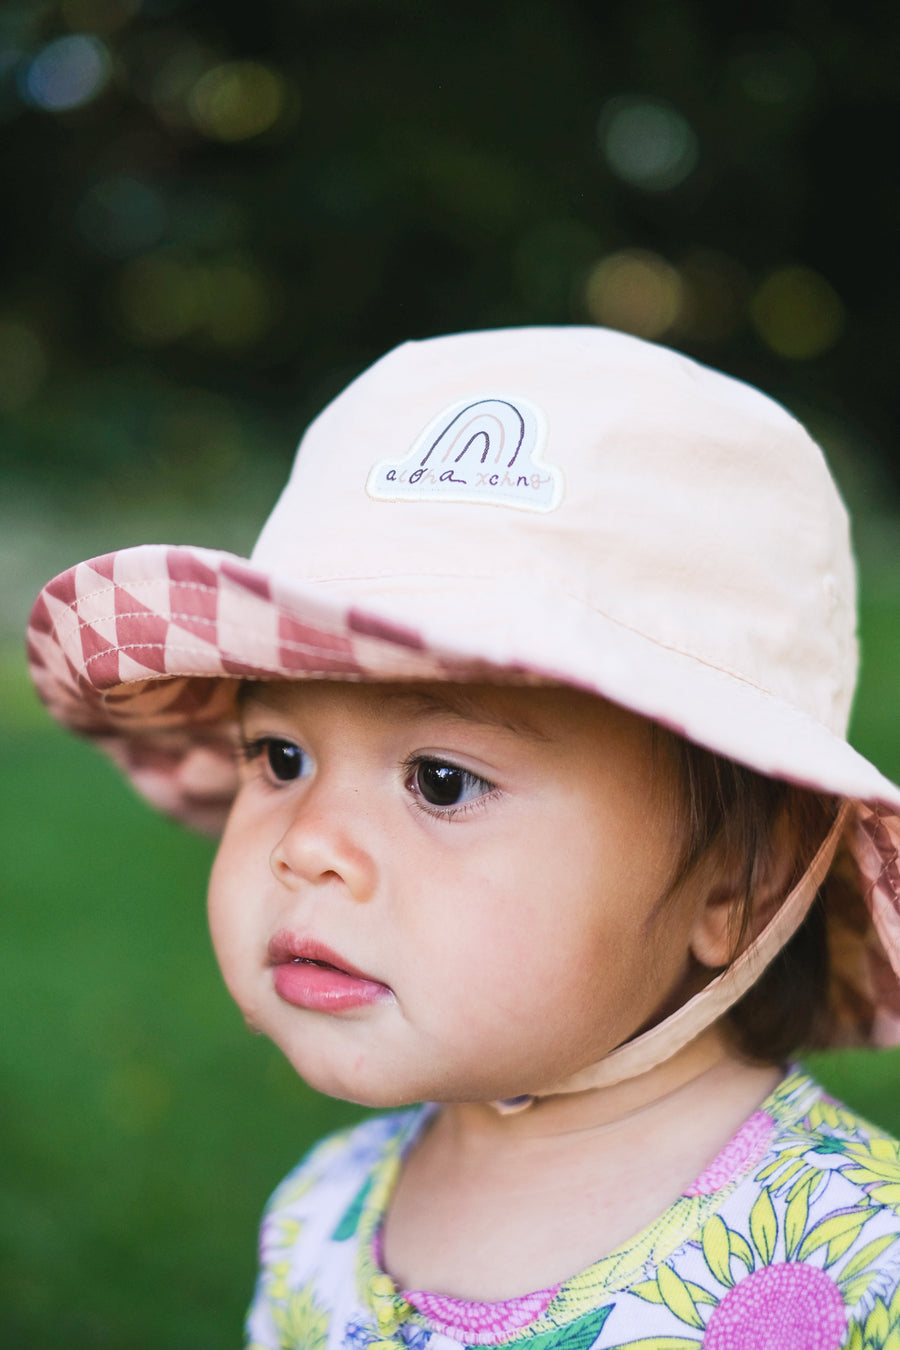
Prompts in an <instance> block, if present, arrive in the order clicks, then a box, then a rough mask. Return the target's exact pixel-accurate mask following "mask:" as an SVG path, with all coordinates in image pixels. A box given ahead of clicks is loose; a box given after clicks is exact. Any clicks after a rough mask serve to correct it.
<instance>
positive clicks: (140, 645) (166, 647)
mask: <svg viewBox="0 0 900 1350" xmlns="http://www.w3.org/2000/svg"><path fill="white" fill-rule="evenodd" d="M248 636H249V637H251V638H252V637H253V636H254V635H253V634H252V633H251V634H248ZM266 641H269V639H268V638H266ZM278 646H279V647H283V648H287V649H288V650H289V651H293V652H297V653H298V655H299V654H302V655H305V656H334V657H335V658H338V657H340V658H343V659H344V660H353V656H352V653H350V652H347V651H345V650H344V649H343V648H341V649H340V650H339V649H338V648H336V647H335V648H332V647H324V646H322V647H310V646H307V645H306V644H305V643H302V642H279V643H278ZM147 651H150V652H153V651H159V652H171V654H172V655H173V656H175V655H183V656H202V655H204V654H205V649H204V648H202V647H181V646H178V645H177V644H176V643H166V642H127V643H124V644H123V645H121V646H116V647H110V649H109V651H105V652H96V653H95V654H94V655H93V656H89V657H87V658H86V659H85V661H84V664H83V669H84V670H85V671H87V669H88V667H89V666H91V665H93V664H94V662H96V661H102V660H104V659H105V658H106V657H108V656H109V654H110V652H126V653H127V652H147ZM212 651H213V652H215V655H216V656H218V658H219V660H220V661H234V662H235V664H236V665H248V666H255V667H256V668H257V669H263V668H265V669H266V670H268V669H269V668H270V666H269V663H268V662H267V661H249V660H248V661H245V660H244V658H243V657H239V656H232V655H229V654H228V653H226V652H223V651H221V650H220V649H218V648H213V649H212ZM354 664H355V665H359V662H358V661H354ZM271 669H273V670H274V669H284V670H286V671H289V670H290V669H291V667H290V666H284V667H276V666H272V667H271ZM184 674H185V672H184V671H181V670H177V671H172V672H171V673H170V672H168V671H161V672H157V671H154V672H153V673H152V674H150V675H148V676H147V677H146V678H147V679H148V680H152V679H173V678H174V679H177V678H178V677H179V676H180V675H184ZM228 674H229V672H228V671H222V672H221V675H223V676H225V677H226V678H227V677H228ZM212 678H217V677H215V676H213V677H212ZM122 683H123V684H131V683H134V681H131V680H123V681H122Z"/></svg>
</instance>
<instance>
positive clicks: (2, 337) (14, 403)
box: [0, 319, 47, 412]
mask: <svg viewBox="0 0 900 1350" xmlns="http://www.w3.org/2000/svg"><path fill="white" fill-rule="evenodd" d="M46 373H47V360H46V357H45V355H44V348H43V345H42V343H41V340H40V338H39V337H38V335H37V333H36V332H35V331H34V329H33V328H31V327H29V325H28V324H26V323H22V322H21V321H19V320H17V319H0V409H3V411H4V412H15V410H16V409H17V408H21V407H24V405H25V404H26V403H28V402H29V401H30V400H31V399H32V398H33V397H34V395H35V394H36V393H37V391H38V389H39V388H40V386H41V384H42V383H43V381H44V377H45V375H46Z"/></svg>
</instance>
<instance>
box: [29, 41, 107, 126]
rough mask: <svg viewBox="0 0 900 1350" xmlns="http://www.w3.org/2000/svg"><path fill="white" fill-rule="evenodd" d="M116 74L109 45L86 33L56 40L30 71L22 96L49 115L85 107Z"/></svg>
mask: <svg viewBox="0 0 900 1350" xmlns="http://www.w3.org/2000/svg"><path fill="white" fill-rule="evenodd" d="M111 73H112V61H111V60H110V55H109V51H108V50H107V48H106V45H105V44H104V43H103V42H101V41H100V39H99V38H97V37H92V36H89V35H88V34H86V33H78V34H73V35H72V36H71V37H61V38H56V40H55V41H53V42H49V43H48V44H47V46H46V47H44V48H43V49H42V50H41V51H39V52H38V54H37V56H36V57H35V58H34V60H33V61H32V62H31V64H30V65H29V66H28V67H27V68H26V70H25V74H24V78H23V81H22V93H23V95H24V97H25V98H26V99H27V101H28V102H29V103H32V104H34V106H35V107H37V108H44V109H45V110H46V111H47V112H68V111H69V110H70V109H72V108H81V107H83V106H84V104H85V103H90V101H91V99H94V98H96V97H97V95H98V94H99V93H100V92H101V91H102V90H103V89H104V88H105V86H106V84H107V82H108V80H109V77H110V75H111Z"/></svg>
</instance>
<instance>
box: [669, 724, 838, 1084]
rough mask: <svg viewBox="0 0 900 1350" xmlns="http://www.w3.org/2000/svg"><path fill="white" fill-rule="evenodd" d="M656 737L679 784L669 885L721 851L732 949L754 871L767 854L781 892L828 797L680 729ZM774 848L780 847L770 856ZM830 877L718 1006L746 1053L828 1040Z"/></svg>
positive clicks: (791, 881)
mask: <svg viewBox="0 0 900 1350" xmlns="http://www.w3.org/2000/svg"><path fill="white" fill-rule="evenodd" d="M666 739H667V741H668V743H669V744H668V749H669V752H670V754H671V757H672V759H673V761H674V765H675V770H676V775H677V778H678V780H679V781H680V783H681V785H682V796H683V810H684V815H685V823H684V849H683V852H682V855H681V857H680V859H679V860H678V863H677V866H676V870H675V877H674V879H673V882H672V889H674V888H675V886H677V885H678V884H680V882H682V881H683V880H684V879H685V878H686V877H687V876H688V875H689V873H690V872H691V871H692V869H693V868H694V867H695V866H696V865H697V863H698V862H699V861H700V859H701V858H703V857H705V856H706V855H707V854H708V853H709V852H710V850H711V849H713V848H715V849H717V850H721V853H722V857H723V858H725V859H729V860H731V863H732V865H733V866H734V867H735V869H736V874H737V876H738V895H739V899H740V903H739V904H738V905H737V906H735V909H734V930H733V934H732V950H733V951H734V952H735V953H737V952H738V951H739V950H740V949H741V946H742V944H743V942H744V939H745V938H746V937H747V935H748V933H749V932H750V931H751V929H752V926H753V921H754V905H755V901H756V897H757V894H758V891H759V887H760V883H761V882H762V880H763V879H764V878H765V877H767V876H768V875H769V874H770V872H771V869H772V867H773V865H774V864H775V863H776V862H777V863H778V865H779V866H780V867H784V870H785V872H786V875H787V884H786V886H785V887H784V894H785V895H787V894H788V892H789V891H790V890H791V889H792V887H793V886H794V885H795V884H796V883H797V881H798V880H799V879H800V877H801V876H802V875H803V872H804V871H805V870H806V868H807V867H808V866H809V863H810V862H811V860H812V858H813V855H814V854H815V852H816V850H817V849H818V847H819V845H820V844H821V843H822V840H823V839H824V837H825V835H826V833H827V832H828V829H829V828H830V826H831V824H832V822H833V821H834V818H835V815H836V813H837V809H838V802H837V801H836V799H835V798H833V797H828V796H824V795H822V794H819V793H815V792H811V791H808V790H806V789H803V788H799V787H795V786H794V785H793V784H792V783H787V782H784V781H783V780H780V779H777V778H768V777H766V776H765V775H764V774H761V773H757V772H756V771H755V770H753V769H748V768H746V767H745V766H744V765H742V764H737V763H736V762H735V761H734V760H730V759H726V758H724V757H723V756H721V755H716V754H714V753H713V752H712V751H710V750H705V749H703V748H702V747H701V746H698V745H694V744H693V743H692V742H690V741H687V740H684V739H682V737H680V736H675V735H669V734H668V733H666ZM785 824H787V829H785V828H784V826H785ZM785 848H787V849H788V850H789V853H790V856H789V857H788V858H784V856H783V850H784V849H785ZM776 853H780V854H781V856H779V857H778V858H776ZM785 864H787V866H786V867H785ZM831 884H840V883H839V882H837V883H832V882H831V880H830V879H829V878H826V880H825V882H824V883H823V885H822V887H820V890H819V894H818V896H817V897H816V899H815V900H814V902H813V904H812V907H811V909H810V911H809V913H808V915H807V916H806V918H805V920H804V921H803V923H802V924H801V925H800V927H799V928H798V930H797V932H796V933H795V934H794V936H793V937H792V938H791V939H790V941H789V942H788V943H787V944H786V946H785V947H784V948H782V950H781V951H780V952H779V953H778V955H777V956H776V957H775V959H774V960H773V961H772V962H771V964H770V965H769V966H767V967H766V969H765V971H764V972H763V973H762V975H761V976H760V978H759V979H758V980H757V982H756V984H755V985H754V986H753V987H752V988H751V989H750V990H749V991H748V992H747V993H746V994H745V995H744V996H743V998H741V999H740V1000H739V1001H738V1002H737V1003H736V1004H735V1005H734V1007H732V1008H731V1009H730V1010H729V1011H728V1013H726V1015H725V1023H726V1026H727V1028H728V1031H729V1033H730V1036H731V1039H732V1043H733V1045H734V1047H735V1049H736V1050H737V1051H738V1052H739V1053H740V1054H742V1055H744V1056H746V1057H747V1058H748V1059H751V1060H755V1061H759V1062H762V1063H773V1064H777V1063H782V1062H784V1060H786V1059H788V1058H789V1057H790V1056H791V1055H792V1054H795V1053H796V1052H797V1051H798V1050H801V1049H807V1050H808V1049H814V1048H817V1047H820V1046H823V1045H825V1044H827V1043H828V1041H829V1039H830V1033H831V1030H832V1017H831V1012H830V1008H829V973H830V963H829V951H828V933H827V926H826V903H825V894H826V892H827V890H828V887H829V885H831Z"/></svg>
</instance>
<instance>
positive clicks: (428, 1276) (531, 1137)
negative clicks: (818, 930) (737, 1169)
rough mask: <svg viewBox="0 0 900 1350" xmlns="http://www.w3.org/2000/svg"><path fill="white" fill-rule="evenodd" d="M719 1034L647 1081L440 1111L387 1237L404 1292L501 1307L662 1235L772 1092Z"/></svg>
mask: <svg viewBox="0 0 900 1350" xmlns="http://www.w3.org/2000/svg"><path fill="white" fill-rule="evenodd" d="M780 1077H781V1072H780V1070H778V1069H772V1068H760V1067H756V1066H751V1065H748V1064H745V1063H743V1062H742V1061H740V1060H738V1059H736V1058H735V1057H734V1056H733V1055H731V1054H730V1053H729V1052H728V1051H727V1049H726V1048H725V1046H724V1044H723V1042H722V1040H721V1038H720V1037H719V1035H718V1033H717V1032H715V1031H710V1032H707V1033H705V1034H704V1035H703V1036H702V1037H700V1038H698V1040H697V1041H695V1042H694V1043H693V1044H692V1045H690V1046H687V1047H685V1049H684V1050H683V1051H681V1052H680V1053H679V1054H678V1055H676V1056H674V1057H673V1058H672V1059H671V1060H669V1061H667V1062H666V1063H665V1064H661V1065H658V1066H657V1067H656V1068H655V1069H653V1070H651V1071H650V1072H649V1073H647V1074H643V1075H641V1077H640V1078H636V1079H631V1080H628V1081H627V1082H624V1083H619V1084H616V1085H614V1086H612V1087H607V1088H602V1089H596V1090H594V1091H591V1092H584V1093H576V1094H571V1095H569V1096H560V1097H552V1098H543V1099H539V1100H538V1101H537V1102H536V1103H535V1104H534V1106H532V1107H531V1108H529V1109H528V1110H527V1111H525V1112H523V1113H521V1114H519V1115H512V1116H501V1115H498V1114H497V1112H496V1111H495V1110H494V1109H493V1107H491V1106H490V1105H488V1104H480V1103H452V1104H449V1105H447V1106H445V1107H443V1108H442V1110H441V1112H440V1114H439V1115H438V1117H437V1118H436V1120H435V1121H434V1123H433V1125H432V1126H431V1128H430V1129H429V1131H428V1132H427V1134H426V1135H425V1137H424V1138H423V1140H422V1141H421V1143H420V1144H419V1146H418V1147H417V1148H416V1150H415V1152H414V1153H413V1154H412V1155H411V1156H410V1158H409V1159H408V1161H407V1163H406V1165H405V1167H404V1170H403V1173H402V1175H401V1178H400V1181H399V1184H398V1186H397V1190H396V1193H395V1195H394V1197H393V1200H392V1203H391V1206H390V1210H389V1213H388V1217H387V1221H386V1224H385V1230H384V1247H383V1250H384V1259H385V1263H386V1266H387V1269H388V1270H389V1271H390V1273H391V1274H392V1275H393V1276H394V1278H395V1280H396V1281H397V1283H398V1284H399V1285H400V1286H401V1287H403V1288H406V1289H426V1290H429V1291H431V1292H434V1293H444V1294H450V1295H453V1296H455V1297H457V1298H465V1299H471V1300H485V1301H493V1300H496V1299H507V1298H513V1297H515V1296H517V1295H520V1294H526V1293H530V1292H532V1291H533V1290H537V1289H542V1288H546V1287H548V1286H549V1285H552V1284H556V1283H558V1282H559V1281H561V1280H564V1279H567V1278H570V1277H572V1276H573V1275H576V1274H577V1273H578V1272H579V1271H580V1270H582V1269H584V1268H586V1267H587V1266H589V1265H591V1264H592V1263H593V1262H594V1261H597V1260H599V1259H600V1258H601V1257H603V1256H606V1255H607V1254H608V1253H609V1252H610V1251H613V1250H614V1249H615V1248H616V1247H618V1246H620V1245H621V1244H622V1243H623V1242H625V1241H627V1240H628V1239H629V1238H631V1237H633V1236H634V1235H635V1234H636V1233H638V1232H640V1230H641V1229H642V1228H645V1227H646V1226H647V1225H648V1224H649V1223H651V1222H653V1220H654V1219H656V1218H657V1217H658V1216H659V1215H660V1214H661V1213H662V1212H663V1211H664V1210H665V1209H666V1208H667V1207H668V1206H669V1205H670V1204H672V1203H673V1202H674V1201H675V1200H676V1199H677V1198H678V1196H679V1195H680V1194H681V1193H682V1192H683V1190H684V1188H685V1187H686V1186H688V1185H689V1184H690V1183H691V1182H692V1181H693V1180H694V1179H695V1178H696V1177H697V1176H699V1174H700V1173H701V1172H702V1171H703V1170H704V1168H705V1167H706V1166H707V1165H708V1164H709V1163H710V1162H711V1161H712V1159H713V1158H714V1157H715V1156H716V1154H717V1153H719V1152H720V1151H721V1149H722V1148H723V1147H724V1146H725V1144H727V1143H728V1141H729V1139H731V1138H732V1136H733V1135H734V1133H735V1132H736V1130H737V1129H738V1128H739V1127H740V1125H741V1124H742V1123H743V1121H744V1120H746V1118H747V1117H748V1116H749V1115H750V1114H752V1112H753V1111H754V1110H755V1109H756V1107H757V1106H758V1105H759V1103H760V1102H761V1101H763V1100H764V1099H765V1097H766V1096H768V1094H769V1092H771V1090H772V1089H773V1088H774V1086H775V1085H776V1083H777V1082H778V1080H779V1078H780Z"/></svg>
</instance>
